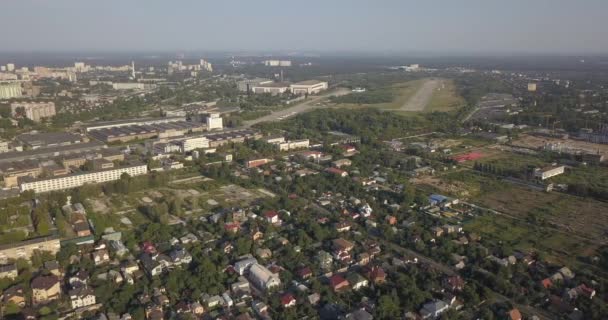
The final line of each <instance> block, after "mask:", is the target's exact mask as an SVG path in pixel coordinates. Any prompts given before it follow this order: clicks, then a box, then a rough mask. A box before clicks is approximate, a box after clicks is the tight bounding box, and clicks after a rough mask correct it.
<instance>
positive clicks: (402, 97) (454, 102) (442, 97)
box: [335, 79, 464, 115]
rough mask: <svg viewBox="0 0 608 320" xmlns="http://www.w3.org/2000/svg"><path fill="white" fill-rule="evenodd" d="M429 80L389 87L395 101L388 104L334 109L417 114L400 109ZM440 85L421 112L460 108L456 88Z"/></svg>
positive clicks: (340, 106)
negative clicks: (370, 109) (363, 109)
mask: <svg viewBox="0 0 608 320" xmlns="http://www.w3.org/2000/svg"><path fill="white" fill-rule="evenodd" d="M427 81H429V79H420V80H413V81H408V82H403V83H398V84H395V85H393V86H391V87H390V88H389V89H390V90H391V91H392V92H393V94H394V95H395V99H393V101H391V102H388V103H377V104H351V103H348V104H347V103H342V104H337V105H335V107H338V108H353V109H361V108H369V107H372V108H378V109H382V110H387V111H393V112H397V113H399V114H404V115H412V114H417V113H418V112H411V111H402V110H400V109H402V107H403V106H404V105H405V104H406V103H407V102H408V101H409V100H410V99H411V98H412V97H413V96H414V95H415V94H416V92H418V90H420V89H421V88H422V86H423V84H424V83H425V82H427ZM441 83H442V85H441V86H439V88H438V89H437V90H435V91H434V92H433V95H432V97H431V99H430V101H429V103H428V104H427V106H426V107H425V109H424V111H423V112H433V111H445V112H447V111H452V110H455V108H457V107H459V106H461V105H462V104H463V103H464V99H463V98H462V97H460V96H459V95H458V94H457V93H456V88H455V85H454V83H453V81H451V80H446V79H442V80H441Z"/></svg>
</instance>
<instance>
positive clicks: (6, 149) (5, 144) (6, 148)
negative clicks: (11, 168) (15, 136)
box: [0, 140, 10, 153]
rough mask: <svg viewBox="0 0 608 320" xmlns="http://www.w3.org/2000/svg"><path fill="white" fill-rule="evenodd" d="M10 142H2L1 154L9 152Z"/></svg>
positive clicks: (0, 142) (0, 146)
mask: <svg viewBox="0 0 608 320" xmlns="http://www.w3.org/2000/svg"><path fill="white" fill-rule="evenodd" d="M9 150H10V147H9V142H8V141H6V140H0V153H5V152H9Z"/></svg>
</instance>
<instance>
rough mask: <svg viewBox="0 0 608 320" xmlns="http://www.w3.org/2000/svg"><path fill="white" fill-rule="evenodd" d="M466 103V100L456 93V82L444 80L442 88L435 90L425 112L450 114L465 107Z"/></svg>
mask: <svg viewBox="0 0 608 320" xmlns="http://www.w3.org/2000/svg"><path fill="white" fill-rule="evenodd" d="M465 103H466V102H465V101H464V98H463V97H461V96H460V95H459V94H458V93H457V92H456V85H455V84H454V81H452V80H443V81H442V84H441V86H440V87H439V88H438V89H437V90H435V93H434V94H433V96H432V97H431V101H430V102H429V104H428V105H427V106H426V108H425V111H428V112H433V111H441V112H450V111H455V110H457V109H458V108H459V107H462V106H464V105H465Z"/></svg>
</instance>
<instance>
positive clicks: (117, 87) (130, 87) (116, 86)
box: [112, 82, 156, 90]
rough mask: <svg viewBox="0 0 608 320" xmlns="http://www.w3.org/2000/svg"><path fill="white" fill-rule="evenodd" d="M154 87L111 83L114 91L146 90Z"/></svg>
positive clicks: (144, 84) (129, 83)
mask: <svg viewBox="0 0 608 320" xmlns="http://www.w3.org/2000/svg"><path fill="white" fill-rule="evenodd" d="M155 86H156V85H154V84H147V83H142V82H115V83H112V89H114V90H146V89H153V88H154V87H155Z"/></svg>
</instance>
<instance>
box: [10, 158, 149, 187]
mask: <svg viewBox="0 0 608 320" xmlns="http://www.w3.org/2000/svg"><path fill="white" fill-rule="evenodd" d="M147 172H148V166H147V165H145V164H142V165H134V166H129V167H122V168H116V169H114V168H112V169H108V170H101V171H94V172H82V173H77V174H72V175H68V176H62V177H55V178H50V179H38V180H36V179H31V178H29V177H26V178H24V179H23V180H22V181H21V182H20V184H19V189H20V191H21V192H24V191H27V190H34V191H35V192H36V193H42V192H50V191H57V190H65V189H72V188H77V187H80V186H82V185H84V184H87V183H102V182H108V181H115V180H119V179H120V176H121V175H122V174H123V173H127V174H128V175H130V176H132V177H133V176H139V175H144V174H146V173H147Z"/></svg>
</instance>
